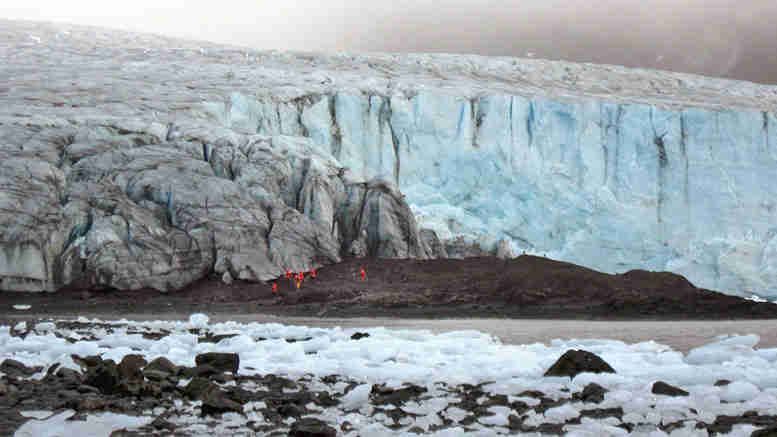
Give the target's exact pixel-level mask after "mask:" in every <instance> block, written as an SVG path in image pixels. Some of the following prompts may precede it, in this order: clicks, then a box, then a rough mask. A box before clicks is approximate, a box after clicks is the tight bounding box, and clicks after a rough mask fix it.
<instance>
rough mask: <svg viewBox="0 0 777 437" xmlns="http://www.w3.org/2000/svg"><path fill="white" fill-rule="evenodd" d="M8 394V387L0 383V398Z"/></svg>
mask: <svg viewBox="0 0 777 437" xmlns="http://www.w3.org/2000/svg"><path fill="white" fill-rule="evenodd" d="M7 394H8V386H7V385H6V384H5V383H4V382H2V381H0V396H5V395H7Z"/></svg>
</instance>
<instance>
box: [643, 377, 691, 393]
mask: <svg viewBox="0 0 777 437" xmlns="http://www.w3.org/2000/svg"><path fill="white" fill-rule="evenodd" d="M651 392H652V393H653V394H657V395H666V396H688V392H687V391H685V390H683V389H680V388H677V387H674V386H671V385H669V384H667V383H665V382H663V381H656V382H655V383H654V384H653V389H652V390H651Z"/></svg>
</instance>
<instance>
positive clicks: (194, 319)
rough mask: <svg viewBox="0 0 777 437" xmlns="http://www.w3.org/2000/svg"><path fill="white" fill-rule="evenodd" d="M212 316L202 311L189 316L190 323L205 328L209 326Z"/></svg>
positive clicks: (195, 326)
mask: <svg viewBox="0 0 777 437" xmlns="http://www.w3.org/2000/svg"><path fill="white" fill-rule="evenodd" d="M209 320H210V318H209V317H208V316H206V315H205V314H202V313H196V314H192V315H191V316H189V325H191V327H192V328H205V327H207V326H208V321H209Z"/></svg>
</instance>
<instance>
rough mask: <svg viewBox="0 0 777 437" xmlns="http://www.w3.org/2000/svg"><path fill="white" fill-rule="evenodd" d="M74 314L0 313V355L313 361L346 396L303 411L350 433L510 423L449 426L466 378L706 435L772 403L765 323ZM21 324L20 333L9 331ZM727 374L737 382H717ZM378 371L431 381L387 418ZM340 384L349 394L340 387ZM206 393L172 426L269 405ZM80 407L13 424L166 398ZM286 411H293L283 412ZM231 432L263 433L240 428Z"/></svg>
mask: <svg viewBox="0 0 777 437" xmlns="http://www.w3.org/2000/svg"><path fill="white" fill-rule="evenodd" d="M78 321H79V322H82V323H84V324H91V326H95V327H94V328H92V329H90V330H89V332H85V331H84V329H81V328H78V329H76V328H71V329H68V328H62V327H58V326H57V324H56V323H54V322H40V323H37V324H36V325H35V326H28V324H27V322H20V323H19V324H17V325H16V326H13V327H11V326H2V327H0V362H2V361H3V360H5V359H7V358H11V359H15V360H18V361H20V362H22V363H24V364H26V365H28V366H36V365H40V366H43V370H42V371H41V372H39V373H38V374H36V375H33V376H32V378H38V379H39V378H42V377H43V376H44V375H45V374H46V370H47V368H48V367H49V366H51V365H52V364H54V363H60V364H61V365H62V366H63V367H68V368H72V369H75V370H78V371H80V370H81V368H80V367H79V365H78V364H76V363H75V362H74V361H73V359H72V358H71V354H75V355H79V356H82V357H83V356H89V355H98V354H99V355H101V356H102V358H103V359H113V360H115V361H116V362H119V361H120V360H121V359H122V358H123V357H124V356H125V355H128V354H142V355H144V356H145V358H146V359H148V360H152V359H154V358H156V357H160V356H164V357H167V358H168V359H170V360H171V361H172V362H173V363H174V364H176V365H185V366H194V365H195V356H197V355H198V354H202V353H205V352H232V353H238V354H239V356H240V369H239V372H238V373H239V374H241V375H243V374H245V375H251V374H257V375H266V374H275V375H278V376H285V377H288V378H292V379H297V380H299V379H305V378H306V375H307V378H309V388H310V389H311V390H313V389H315V390H325V391H328V392H330V393H331V394H332V396H333V397H338V398H339V399H340V404H339V405H337V406H335V407H330V408H318V409H316V412H315V413H314V414H311V415H308V416H306V417H317V418H319V419H321V420H323V421H325V422H327V423H328V424H330V425H332V426H333V427H335V428H337V429H338V430H339V429H340V425H341V424H342V423H343V422H345V421H349V422H350V424H351V425H352V426H353V430H352V431H350V432H346V433H344V434H342V435H348V436H357V435H362V436H366V435H370V436H382V435H386V436H393V435H415V434H413V433H411V432H409V431H408V430H409V429H410V428H412V427H414V426H418V427H420V428H421V429H423V430H424V431H426V432H427V434H429V435H437V436H454V435H461V434H462V433H464V432H465V429H468V430H472V431H474V432H473V434H471V435H500V434H509V433H510V432H511V431H510V429H509V428H508V424H509V423H510V420H509V419H508V417H509V415H510V414H514V412H512V411H511V409H510V407H505V406H491V407H489V408H488V411H489V412H490V413H493V414H491V415H487V416H480V417H478V419H477V420H476V421H474V422H473V423H468V424H467V425H466V426H464V425H462V426H455V425H456V423H455V422H458V421H460V420H462V419H463V418H464V417H466V416H468V415H469V413H467V411H464V410H462V409H461V408H457V407H454V406H451V404H453V403H456V402H458V401H460V399H459V398H457V396H458V395H457V394H456V393H455V392H453V391H451V390H449V389H448V388H449V387H452V386H456V385H461V384H472V385H478V384H481V383H485V384H483V385H482V386H481V387H480V389H481V390H483V391H484V392H485V393H486V394H487V395H488V396H495V395H500V394H501V395H506V396H507V399H508V401H509V402H513V401H515V400H522V401H524V402H526V403H528V404H529V405H532V404H536V403H537V402H538V401H537V400H536V399H533V398H529V397H526V396H525V395H524V396H519V395H520V394H522V393H525V392H526V391H527V390H536V391H539V392H542V393H544V395H545V396H547V397H549V398H552V399H554V400H557V399H561V398H563V397H567V398H568V397H569V396H570V394H571V393H575V392H579V391H581V390H583V388H584V387H585V386H586V385H588V384H589V383H591V382H595V383H597V384H599V385H601V386H602V387H604V388H605V389H607V390H608V392H607V393H605V397H604V400H603V402H601V403H599V404H597V405H592V404H588V403H584V402H580V401H570V402H566V403H563V404H562V405H560V406H558V407H554V408H550V409H547V410H546V411H544V412H543V413H542V414H540V413H537V412H535V411H534V410H529V411H528V412H527V413H526V414H528V417H526V418H525V420H524V424H529V425H531V424H534V425H535V426H536V425H539V424H542V423H564V422H565V421H567V420H568V419H570V418H575V417H577V416H578V415H580V412H581V411H582V410H590V409H591V408H599V409H607V408H616V407H621V408H622V410H623V415H622V417H621V418H620V419H619V418H617V417H612V416H609V417H604V418H600V419H593V418H589V417H583V418H582V420H581V421H580V424H576V425H571V424H568V425H565V428H564V429H565V430H566V431H567V432H568V435H590V436H600V435H627V434H628V432H627V431H626V430H625V429H622V428H618V427H617V426H616V425H618V424H621V423H626V422H628V423H632V424H635V425H636V427H635V428H634V429H633V430H632V433H631V434H632V435H650V436H662V435H672V436H685V435H693V436H696V435H699V436H702V435H703V436H706V435H708V431H707V430H706V429H696V427H695V426H694V425H695V424H696V423H697V422H705V423H712V422H714V421H715V419H716V417H718V416H722V415H727V416H742V415H743V414H745V412H749V413H748V414H750V415H753V414H757V415H769V414H774V412H775V411H777V348H769V349H766V348H757V347H756V345H757V344H758V342H759V337H758V336H757V335H754V334H751V335H740V336H729V337H720V338H718V339H714V341H712V342H711V343H709V344H707V345H704V346H702V347H699V348H695V349H692V350H691V351H689V352H688V353H687V354H683V353H681V352H678V351H675V350H673V349H672V348H670V347H669V346H666V345H662V344H658V343H655V342H653V341H648V342H642V343H636V344H627V343H624V342H621V341H616V340H607V339H601V340H590V339H587V340H576V339H557V340H553V341H552V342H551V343H550V344H549V345H545V344H539V343H537V344H523V345H506V344H502V343H501V342H500V341H499V340H498V339H496V338H494V337H492V336H490V335H488V334H484V333H481V332H478V331H455V332H447V333H439V334H435V333H432V332H430V331H423V330H390V329H386V328H383V327H375V328H370V329H360V330H359V331H360V332H366V333H368V334H369V336H368V337H365V338H361V339H359V340H358V341H355V340H353V339H352V338H351V335H352V334H354V332H355V330H351V329H342V328H332V329H325V328H311V327H306V326H288V325H283V324H280V323H237V322H224V323H211V322H210V320H209V318H208V317H207V316H205V315H202V314H195V315H192V316H191V317H190V318H189V320H188V321H143V322H135V321H128V320H119V321H110V322H104V321H100V320H88V319H85V318H80V319H79V320H78ZM98 323H99V325H95V324H98ZM192 328H199V330H200V333H203V332H207V333H209V334H212V335H219V334H237V335H236V336H233V337H230V338H224V339H222V340H221V341H219V342H217V343H205V342H198V336H197V335H196V334H194V333H192V332H190V329H192ZM27 331H28V333H27V335H26V336H24V338H21V337H20V336H18V335H13V334H16V333H19V332H27ZM168 332H169V334H168ZM148 333H164V334H167V335H164V336H162V337H161V338H156V339H155V338H153V337H154V336H150V335H146V336H145V337H144V336H143V335H142V334H148ZM289 340H298V341H293V342H289ZM569 349H584V350H587V351H590V352H593V353H595V354H597V355H598V356H599V357H601V358H602V359H604V360H605V361H606V362H607V363H609V364H610V365H611V366H612V367H613V368H614V369H615V370H616V372H617V373H615V374H593V373H582V374H579V375H577V376H576V377H574V378H572V379H570V378H568V377H543V373H544V372H545V371H546V370H547V369H548V368H549V367H550V366H551V365H552V364H553V363H554V362H555V361H556V360H557V359H558V358H559V357H560V356H561V355H562V354H564V352H566V351H567V350H569ZM327 375H339V376H340V377H342V378H343V380H348V381H354V382H355V383H356V384H355V386H354V385H353V384H352V385H351V387H348V384H346V383H345V382H338V383H337V384H334V385H332V384H324V383H323V382H322V381H321V378H323V377H326V376H327ZM721 380H727V381H730V383H728V384H727V385H722V384H721V383H718V384H716V382H719V381H721ZM656 381H664V382H666V383H668V384H671V385H673V386H676V387H679V388H681V389H683V390H685V391H687V392H689V394H690V395H689V396H679V397H670V396H664V395H657V394H653V393H651V387H652V386H653V384H654V383H655V382H656ZM381 383H385V384H386V386H387V387H393V388H399V387H402V386H403V384H406V383H412V384H416V385H418V386H421V387H425V388H426V389H427V392H426V393H425V394H424V396H422V397H421V398H419V400H411V401H409V402H407V403H405V404H404V405H403V406H402V409H403V411H404V412H411V413H413V415H412V416H408V417H405V418H404V419H402V420H403V421H404V423H402V426H400V427H397V428H395V429H391V428H389V426H390V425H391V424H393V423H394V422H393V420H392V419H391V418H390V417H388V416H387V415H386V414H385V413H383V412H377V413H376V411H378V410H376V407H375V406H374V405H372V404H371V403H370V391H371V388H372V385H373V384H381ZM442 383H444V384H442ZM227 384H230V383H227ZM346 387H348V390H347V394H345V395H343V393H344V392H345V391H346ZM484 399H485V398H484ZM479 402H482V401H479ZM259 404H261V403H259ZM200 405H201V404H199V403H198V402H191V403H190V402H186V403H181V402H178V401H177V402H176V411H174V412H172V415H170V417H168V420H170V421H171V422H173V423H174V424H176V425H177V426H178V428H177V430H183V431H185V432H187V433H189V434H191V435H203V436H205V435H214V434H219V432H230V433H233V432H236V431H235V430H240V429H241V426H244V424H245V423H247V422H249V421H254V423H261V422H262V421H263V417H262V413H261V412H259V411H258V410H260V409H261V408H264V407H265V406H264V405H256V403H253V404H252V403H249V404H247V405H245V406H244V407H245V409H244V411H245V414H244V415H239V414H235V413H225V414H224V415H223V416H222V417H221V419H220V420H216V422H217V424H215V425H214V424H213V422H214V421H213V419H212V418H201V417H200V414H199V407H200ZM386 408H391V406H387V407H386ZM753 412H755V413H753ZM73 414H74V412H73V411H65V412H61V413H59V414H56V415H53V416H51V417H48V416H49V415H50V414H49V413H47V412H41V411H30V412H27V413H26V415H27V416H28V417H33V419H32V420H30V421H28V422H27V423H26V424H25V425H23V426H22V428H21V429H19V430H18V431H17V432H16V434H15V436H17V437H21V436H55V435H107V434H108V433H107V432H105V430H109V429H113V430H115V429H120V428H127V429H133V428H134V427H138V426H142V425H144V424H147V423H149V422H150V421H151V420H153V418H154V417H156V416H158V415H159V412H158V411H148V412H147V415H146V416H145V417H143V416H141V417H130V416H122V415H117V414H113V413H103V414H102V415H100V414H90V415H89V417H88V418H87V420H85V421H67V420H65V419H66V418H68V417H70V416H72V415H73ZM444 417H445V418H448V419H450V420H453V421H454V424H453V426H449V427H448V428H444V429H440V430H436V431H429V430H430V429H432V430H434V429H435V426H436V425H440V424H441V423H442V421H443V418H444ZM291 422H293V419H290V421H289V423H288V424H289V425H290V424H291ZM674 422H679V423H681V426H678V427H676V429H674V430H672V431H671V433H670V434H667V433H666V432H664V431H662V430H660V429H659V427H660V425H661V424H664V425H666V424H668V423H674ZM230 427H232V428H230ZM242 429H244V430H246V428H242ZM755 429H757V427H755V426H752V425H747V424H738V425H734V426H733V428H732V431H731V432H730V433H729V434H723V435H734V436H740V435H741V436H748V435H750V434H751V433H752V432H753V430H755ZM228 430H231V431H228ZM241 432H242V431H241ZM236 435H255V434H254V433H253V431H248V430H246V431H245V433H244V434H239V433H238V434H236ZM258 435H261V434H258Z"/></svg>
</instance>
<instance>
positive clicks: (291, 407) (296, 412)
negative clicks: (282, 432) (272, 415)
mask: <svg viewBox="0 0 777 437" xmlns="http://www.w3.org/2000/svg"><path fill="white" fill-rule="evenodd" d="M275 411H276V412H277V413H278V414H280V415H281V416H283V417H301V416H302V415H303V414H305V413H306V412H307V410H306V409H305V408H304V407H301V406H299V405H297V404H294V403H286V404H282V405H280V406H279V407H278V408H276V409H275Z"/></svg>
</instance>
